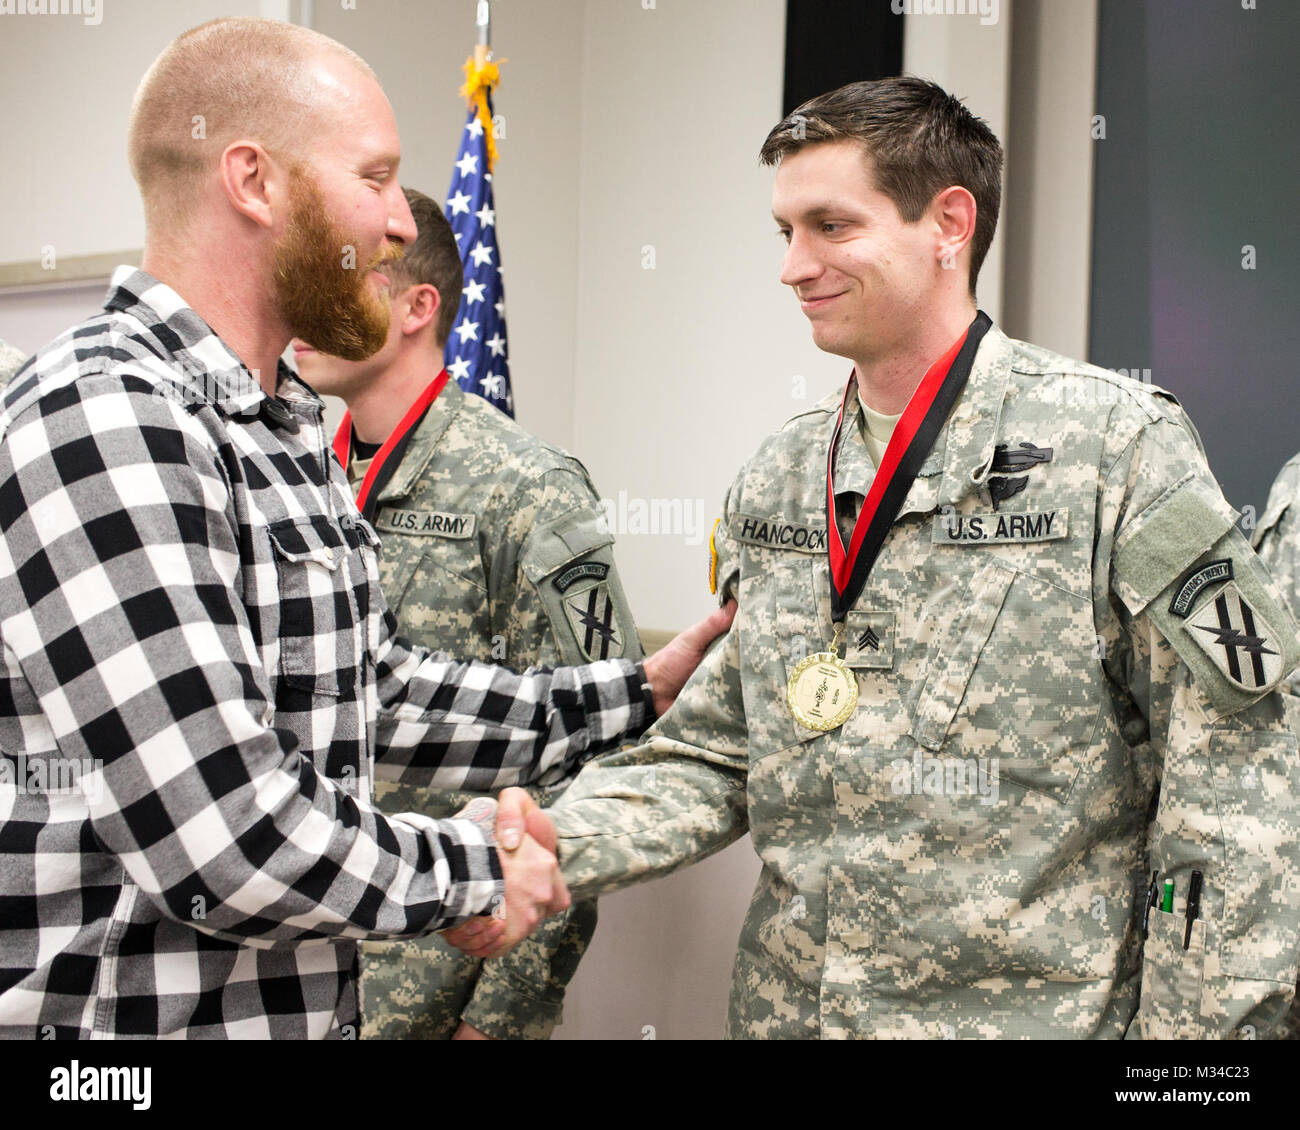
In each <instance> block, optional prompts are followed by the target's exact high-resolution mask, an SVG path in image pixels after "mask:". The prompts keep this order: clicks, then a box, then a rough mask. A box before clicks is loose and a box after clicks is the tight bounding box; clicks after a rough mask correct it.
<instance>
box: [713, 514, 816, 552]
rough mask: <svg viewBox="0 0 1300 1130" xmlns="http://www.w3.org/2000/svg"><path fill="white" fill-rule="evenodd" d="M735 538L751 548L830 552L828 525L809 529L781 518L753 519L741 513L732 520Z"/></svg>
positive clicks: (732, 531) (732, 533)
mask: <svg viewBox="0 0 1300 1130" xmlns="http://www.w3.org/2000/svg"><path fill="white" fill-rule="evenodd" d="M731 536H732V537H733V538H735V539H736V540H737V541H743V542H748V543H749V544H750V545H761V546H766V547H770V548H774V549H797V550H800V551H801V552H803V553H825V552H826V528H825V527H824V526H805V525H801V524H800V523H798V522H787V521H785V520H783V519H781V518H753V517H750V515H748V514H737V515H736V516H735V517H734V518H732V519H731Z"/></svg>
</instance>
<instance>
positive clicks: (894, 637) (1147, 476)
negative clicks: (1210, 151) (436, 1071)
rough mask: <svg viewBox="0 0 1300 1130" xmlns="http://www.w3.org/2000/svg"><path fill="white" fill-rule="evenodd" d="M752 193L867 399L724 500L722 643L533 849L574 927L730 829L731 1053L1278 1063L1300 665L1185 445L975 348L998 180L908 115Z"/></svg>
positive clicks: (795, 426)
mask: <svg viewBox="0 0 1300 1130" xmlns="http://www.w3.org/2000/svg"><path fill="white" fill-rule="evenodd" d="M762 156H763V159H764V161H766V162H767V163H769V164H776V165H778V169H777V173H776V184H775V193H774V208H773V213H774V215H775V217H776V220H777V224H778V226H779V227H780V229H781V230H782V231H783V232H784V234H785V236H786V240H787V243H788V245H789V246H788V251H787V253H786V257H785V261H784V265H783V270H782V276H781V278H782V281H783V282H785V283H786V284H788V285H790V286H791V287H792V288H793V289H794V290H795V293H796V294H797V296H798V297H799V299H800V302H801V305H802V309H803V311H804V313H805V314H806V315H807V317H808V318H809V321H810V323H811V325H812V332H813V338H814V341H815V342H816V343H817V345H818V346H819V347H820V348H822V349H824V350H827V351H828V352H831V353H835V354H838V355H842V356H844V357H846V358H849V359H851V360H852V361H853V363H854V368H853V373H852V375H851V377H850V380H849V382H848V385H847V387H846V389H845V390H844V395H843V397H841V395H840V394H839V393H837V394H836V395H834V396H832V397H828V398H827V399H826V400H824V401H823V402H822V403H820V404H818V405H816V406H815V407H814V408H812V409H811V410H809V411H807V412H804V413H802V414H801V415H798V416H796V417H795V418H794V419H792V420H790V421H789V422H788V423H787V424H786V425H785V426H784V427H783V428H782V429H781V430H780V431H778V432H776V433H775V434H773V435H771V436H769V437H768V438H767V439H766V440H765V441H764V442H763V444H762V445H761V446H760V448H759V450H758V452H757V454H756V455H755V456H754V458H753V459H751V461H750V462H749V463H748V464H747V465H746V466H745V467H744V468H743V469H742V470H741V472H740V474H739V475H738V476H737V478H736V480H735V482H734V484H733V485H732V487H731V490H730V492H729V494H728V496H727V499H726V502H725V505H724V511H723V516H722V519H721V522H720V524H719V525H718V526H717V527H716V529H715V537H714V548H713V553H714V562H713V569H714V579H715V583H716V587H717V589H718V591H719V592H720V593H721V594H723V595H726V594H729V593H735V594H736V595H737V596H738V598H739V602H740V608H739V612H738V613H737V616H736V620H735V623H734V625H733V627H732V629H731V631H730V633H729V634H728V635H727V637H726V639H725V640H724V641H723V642H722V643H721V644H719V645H717V646H716V647H715V648H714V650H713V651H712V652H711V653H710V654H709V655H708V656H707V657H706V658H705V661H704V663H702V664H701V666H700V668H699V670H698V671H697V672H696V673H695V675H694V676H693V677H692V680H691V681H690V682H689V683H688V684H687V686H686V688H685V690H684V691H683V693H682V695H681V697H680V698H679V700H678V702H677V704H676V706H675V708H674V709H673V710H672V711H671V712H669V714H668V715H666V716H665V717H663V718H662V719H660V721H659V722H658V723H657V724H656V725H655V726H654V727H653V728H652V729H651V731H649V733H648V735H647V739H646V743H645V744H643V745H641V746H640V747H638V748H636V749H632V750H624V751H622V752H618V753H614V754H611V755H609V756H608V757H606V758H603V759H601V760H599V761H597V762H593V763H591V764H589V765H588V766H587V767H586V768H584V770H583V771H582V772H581V773H580V774H579V777H578V779H577V781H576V782H575V783H574V784H573V786H572V787H571V788H570V790H569V792H568V793H567V794H566V795H565V797H564V798H563V799H562V801H561V802H560V803H559V805H557V806H556V807H555V808H554V809H553V810H552V813H553V815H554V818H555V821H556V824H557V827H558V828H559V832H560V841H559V842H560V848H559V854H560V860H561V866H562V869H563V870H564V873H565V876H566V879H567V880H568V882H569V883H570V884H571V885H572V888H573V890H574V893H575V896H577V895H579V894H582V895H590V894H592V893H596V892H601V891H607V890H613V889H615V888H617V887H621V886H626V885H628V884H629V883H632V882H636V881H638V880H643V879H648V878H653V877H655V876H658V875H663V874H666V873H667V872H669V871H672V870H673V869H675V868H677V867H680V866H682V865H684V864H686V863H689V862H691V861H693V860H696V859H699V858H701V857H703V856H705V855H708V854H709V853H711V852H713V851H716V850H718V849H719V848H720V847H722V846H723V845H725V844H727V843H729V842H730V841H732V840H734V839H735V838H737V837H738V836H740V835H742V834H743V833H744V831H745V830H746V828H748V829H749V831H750V832H751V834H752V837H753V842H754V846H755V849H756V850H757V852H758V854H759V856H760V857H761V859H762V862H763V869H762V872H761V876H760V880H759V885H758V889H757V891H756V892H755V895H754V898H753V901H752V903H751V906H750V910H749V914H748V917H747V919H746V922H745V926H744V929H743V932H742V935H741V939H740V948H739V953H738V954H737V957H736V964H735V969H734V976H733V983H732V1000H731V1009H730V1013H729V1018H728V1033H729V1034H730V1035H732V1036H742V1037H810V1036H811V1037H815V1036H822V1037H841V1038H842V1037H849V1036H872V1037H890V1036H894V1037H978V1038H988V1037H1025V1036H1031V1037H1047V1036H1094V1037H1110V1038H1117V1037H1121V1036H1126V1035H1129V1036H1139V1035H1140V1036H1146V1037H1160V1036H1166V1037H1169V1036H1176V1037H1199V1036H1212V1035H1228V1034H1239V1035H1244V1036H1251V1035H1261V1036H1262V1035H1265V1034H1270V1033H1272V1032H1274V1031H1276V1030H1277V1028H1278V1026H1279V1022H1280V1021H1281V1020H1282V1018H1283V1017H1284V1015H1285V1013H1286V1011H1287V1006H1288V1004H1289V1003H1290V1000H1291V997H1292V995H1293V986H1294V984H1295V973H1296V957H1297V948H1298V939H1300V905H1298V904H1297V903H1296V900H1295V899H1294V897H1293V895H1292V893H1293V891H1294V889H1295V886H1296V882H1297V878H1300V860H1298V858H1297V857H1298V855H1300V804H1298V800H1300V783H1298V782H1297V775H1298V769H1297V757H1296V738H1295V736H1294V735H1293V734H1292V733H1291V732H1290V731H1289V730H1288V729H1287V728H1286V726H1285V725H1284V723H1283V717H1282V702H1281V699H1282V696H1281V695H1279V694H1277V693H1273V692H1274V688H1276V687H1277V685H1278V684H1279V682H1280V681H1281V679H1282V678H1283V675H1284V674H1285V673H1286V672H1287V671H1289V670H1291V669H1292V668H1293V667H1294V666H1295V665H1296V660H1297V657H1298V656H1300V643H1298V641H1297V638H1296V628H1295V625H1294V623H1293V621H1292V620H1291V618H1290V616H1289V615H1288V614H1287V612H1286V611H1285V609H1284V607H1283V604H1282V602H1281V600H1280V599H1279V597H1278V596H1277V593H1276V590H1275V588H1274V587H1273V584H1272V582H1271V581H1270V579H1269V577H1268V574H1267V572H1266V571H1265V569H1264V568H1263V566H1262V565H1261V564H1260V562H1259V561H1258V559H1257V558H1256V557H1255V556H1254V554H1253V553H1252V552H1251V550H1250V548H1249V546H1248V545H1247V544H1246V542H1245V540H1244V539H1243V537H1242V536H1241V534H1240V533H1239V532H1238V530H1237V528H1236V526H1235V520H1236V514H1235V512H1234V511H1233V510H1232V509H1231V508H1230V507H1229V506H1228V504H1227V503H1226V502H1225V501H1224V499H1223V497H1222V494H1221V493H1220V491H1219V489H1218V485H1217V483H1216V482H1215V480H1214V477H1213V475H1212V474H1211V473H1210V470H1209V468H1208V467H1207V466H1206V463H1205V459H1204V456H1203V453H1202V450H1201V447H1200V443H1199V440H1198V438H1197V436H1196V434H1195V432H1194V430H1193V429H1192V427H1191V425H1190V423H1189V422H1188V420H1187V418H1186V416H1185V415H1184V413H1183V412H1182V410H1181V409H1180V408H1179V406H1178V404H1177V402H1176V401H1175V399H1174V398H1173V397H1172V396H1171V395H1170V394H1168V393H1166V392H1163V391H1162V390H1159V389H1154V388H1151V387H1150V386H1143V385H1140V384H1138V383H1136V382H1133V381H1130V380H1128V379H1125V378H1121V377H1119V376H1117V375H1116V374H1114V373H1109V372H1105V371H1103V370H1100V369H1097V368H1095V367H1092V366H1089V365H1085V364H1081V363H1079V362H1075V361H1071V360H1068V359H1067V358H1064V357H1060V356H1058V355H1056V354H1053V353H1050V352H1048V351H1047V350H1045V349H1040V348H1038V347H1035V346H1032V345H1027V344H1025V343H1023V342H1016V341H1012V340H1010V339H1008V338H1007V337H1005V336H1004V335H1003V334H1002V333H1001V332H1000V331H999V330H997V329H996V328H995V327H994V326H992V324H991V323H990V322H989V320H988V318H987V317H986V316H985V315H983V314H982V313H978V312H977V310H976V307H975V301H974V284H975V280H976V277H977V274H978V271H979V267H980V264H981V262H982V261H983V258H984V255H985V253H986V252H987V250H988V247H989V244H990V242H991V240H992V237H993V229H994V225H995V221H996V218H997V213H998V204H999V198H1000V179H1001V178H1000V173H1001V164H1002V153H1001V147H1000V145H999V144H998V142H997V139H996V138H995V137H994V136H993V134H992V133H991V131H989V129H988V127H987V126H986V125H985V124H984V123H982V122H980V121H979V120H978V119H976V118H974V117H973V116H972V115H971V114H970V113H969V112H968V111H967V110H966V109H965V108H964V107H963V106H962V105H961V104H960V103H959V102H958V101H957V100H956V99H954V98H952V97H950V96H949V95H947V94H946V93H944V92H943V91H942V90H940V89H939V88H938V87H936V86H935V85H933V84H932V83H927V82H923V81H921V80H918V79H911V78H899V79H888V80H882V81H879V82H873V83H856V84H853V85H850V86H847V87H844V88H842V89H840V90H837V91H834V92H831V93H829V94H826V95H823V96H820V97H818V98H816V99H813V100H812V101H810V102H808V103H806V104H804V105H803V106H801V107H800V108H799V110H798V111H796V113H795V114H793V115H791V116H790V117H789V118H787V119H786V120H785V121H783V122H782V123H780V124H779V125H778V126H777V127H776V128H775V129H774V130H773V131H772V133H771V134H770V135H769V137H768V139H767V142H766V143H765V145H764V147H763V151H762ZM828 456H833V458H830V459H829V460H828ZM828 462H829V467H828ZM828 498H830V499H831V500H832V501H831V506H832V508H833V512H834V514H835V522H833V523H831V524H830V525H829V527H828V524H827V522H826V515H827V505H828ZM809 653H811V654H809ZM651 768H653V772H654V780H655V783H656V784H655V788H653V789H649V788H647V787H646V783H645V782H646V777H647V776H648V775H649V773H650V771H651ZM1153 871H1154V872H1156V873H1157V874H1156V875H1155V876H1154V881H1153V874H1152V872H1153ZM1165 881H1169V882H1170V883H1171V886H1172V894H1171V896H1170V898H1169V902H1168V903H1167V904H1166V903H1163V900H1162V897H1161V896H1162V895H1163V891H1162V886H1163V884H1164V882H1165ZM1153 896H1154V899H1155V903H1156V905H1155V906H1154V907H1152V906H1151V905H1150V903H1151V899H1152V897H1153ZM1165 907H1169V909H1166V908H1165ZM454 933H455V934H456V936H457V939H458V940H459V939H460V933H459V932H454Z"/></svg>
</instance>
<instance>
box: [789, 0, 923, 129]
mask: <svg viewBox="0 0 1300 1130" xmlns="http://www.w3.org/2000/svg"><path fill="white" fill-rule="evenodd" d="M903 23H904V19H903V17H902V16H896V15H895V14H894V12H893V10H892V8H891V6H890V0H786V16H785V94H784V103H783V105H784V109H783V110H782V111H781V112H782V113H783V114H789V113H790V112H791V111H793V110H795V109H797V108H798V106H799V105H800V104H801V103H803V102H806V101H808V99H809V98H812V97H813V96H814V95H817V94H823V93H825V92H826V91H828V90H834V89H835V88H836V87H838V86H843V85H844V84H845V83H850V82H862V81H864V80H867V79H873V78H888V77H889V76H890V75H896V74H899V73H901V72H902V69H903Z"/></svg>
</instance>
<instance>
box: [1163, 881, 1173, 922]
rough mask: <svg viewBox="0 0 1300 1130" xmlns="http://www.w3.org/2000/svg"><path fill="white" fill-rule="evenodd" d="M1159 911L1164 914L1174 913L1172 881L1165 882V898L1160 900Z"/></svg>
mask: <svg viewBox="0 0 1300 1130" xmlns="http://www.w3.org/2000/svg"><path fill="white" fill-rule="evenodd" d="M1160 909H1161V910H1163V911H1164V912H1165V913H1166V914H1173V912H1174V881H1173V880H1172V879H1166V880H1165V896H1164V898H1162V899H1161V900H1160Z"/></svg>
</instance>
